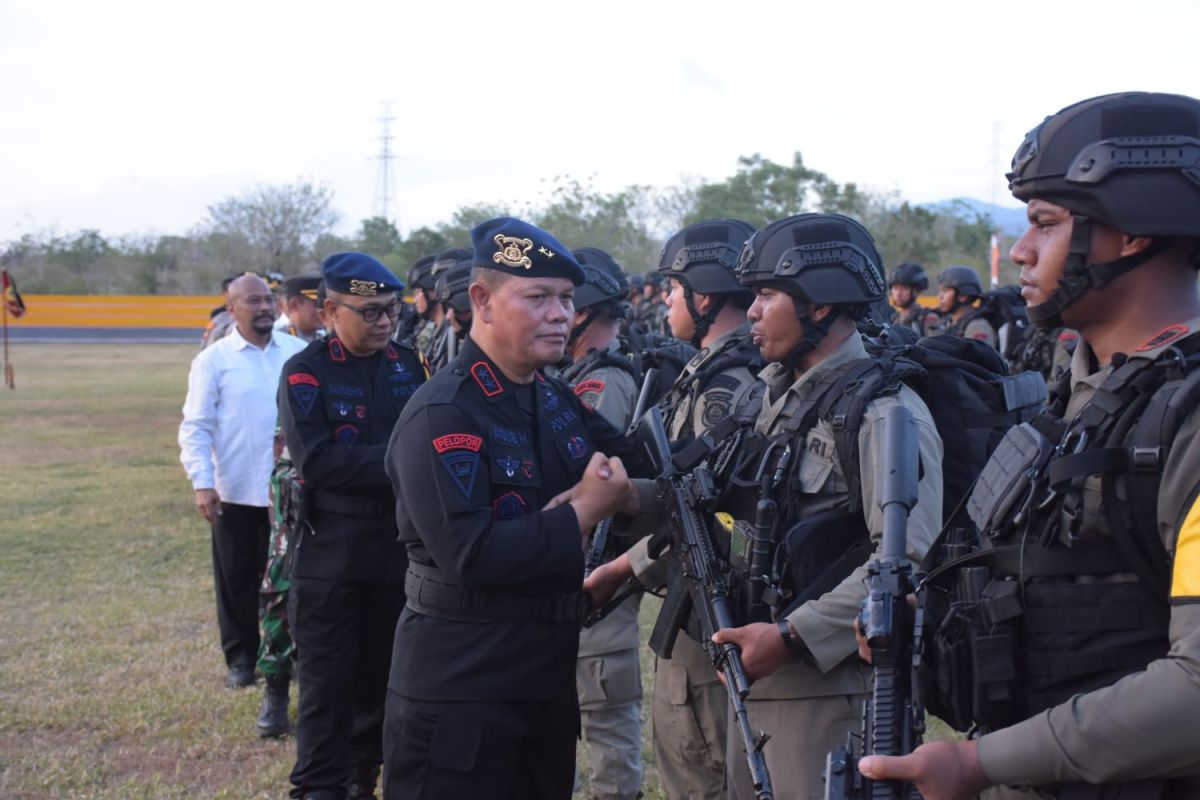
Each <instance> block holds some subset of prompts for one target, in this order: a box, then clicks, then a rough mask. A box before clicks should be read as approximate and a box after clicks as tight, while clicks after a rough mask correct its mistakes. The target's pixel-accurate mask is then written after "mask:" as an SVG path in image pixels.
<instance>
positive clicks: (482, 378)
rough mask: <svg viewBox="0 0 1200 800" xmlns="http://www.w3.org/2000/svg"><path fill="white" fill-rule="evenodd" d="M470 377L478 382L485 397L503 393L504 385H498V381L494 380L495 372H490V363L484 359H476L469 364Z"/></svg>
mask: <svg viewBox="0 0 1200 800" xmlns="http://www.w3.org/2000/svg"><path fill="white" fill-rule="evenodd" d="M471 377H472V378H474V379H475V382H476V383H478V384H479V388H480V389H482V390H483V394H484V396H485V397H495V396H496V395H498V394H504V387H503V386H501V385H500V381H498V380H496V373H494V372H492V365H491V364H489V363H487V362H486V361H476V362H475V363H474V364H472V365H471Z"/></svg>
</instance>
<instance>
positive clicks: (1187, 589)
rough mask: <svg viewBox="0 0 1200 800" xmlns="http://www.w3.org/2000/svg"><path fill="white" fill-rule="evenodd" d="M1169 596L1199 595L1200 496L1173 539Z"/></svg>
mask: <svg viewBox="0 0 1200 800" xmlns="http://www.w3.org/2000/svg"><path fill="white" fill-rule="evenodd" d="M1171 597H1200V497H1198V498H1196V501H1195V502H1194V503H1192V509H1191V511H1189V512H1188V515H1187V518H1186V519H1184V521H1183V526H1182V527H1180V529H1179V538H1178V539H1176V541H1175V572H1174V575H1172V577H1171Z"/></svg>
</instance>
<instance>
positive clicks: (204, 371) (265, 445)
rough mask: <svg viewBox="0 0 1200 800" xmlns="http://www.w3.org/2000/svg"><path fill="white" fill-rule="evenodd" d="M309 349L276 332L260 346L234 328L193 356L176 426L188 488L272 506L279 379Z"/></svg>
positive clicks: (229, 499) (223, 498)
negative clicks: (270, 491) (285, 366)
mask: <svg viewBox="0 0 1200 800" xmlns="http://www.w3.org/2000/svg"><path fill="white" fill-rule="evenodd" d="M306 346H307V345H306V344H305V342H304V341H302V340H300V339H297V338H296V337H295V336H289V335H288V334H286V333H281V332H279V331H275V332H274V333H273V334H272V335H271V341H270V342H268V343H267V346H266V347H265V348H259V347H256V346H255V345H252V344H250V343H249V342H247V341H246V340H245V339H243V338H242V335H241V334H240V333H239V332H238V330H237V327H236V326H235V327H234V328H232V329H231V330H230V331H229V335H228V336H225V337H224V338H222V339H220V340H219V341H217V342H214V343H213V344H212V345H211V346H209V347H207V348H206V349H204V350H201V351H200V353H199V355H197V356H196V357H195V359H193V360H192V369H191V372H190V373H189V374H188V393H187V400H185V401H184V403H183V422H182V423H181V424H180V426H179V450H180V454H179V460H180V461H181V462H183V468H184V469H185V470H186V471H187V476H188V480H190V481H191V482H192V488H194V489H216V490H217V494H218V495H220V497H221V501H222V502H225V503H237V504H239V505H247V506H259V507H263V508H265V507H267V506H269V505H270V500H269V499H268V487H269V484H270V480H271V462H272V459H273V455H274V454H273V449H272V448H273V445H274V440H275V425H276V417H277V416H278V409H277V407H276V400H275V398H276V392H277V391H278V388H279V376H280V374H281V373H282V372H283V364H284V362H285V361H287V360H288V359H289V358H291V357H292V356H293V355H295V354H296V353H298V352H300V351H301V350H303V349H304V348H305V347H306Z"/></svg>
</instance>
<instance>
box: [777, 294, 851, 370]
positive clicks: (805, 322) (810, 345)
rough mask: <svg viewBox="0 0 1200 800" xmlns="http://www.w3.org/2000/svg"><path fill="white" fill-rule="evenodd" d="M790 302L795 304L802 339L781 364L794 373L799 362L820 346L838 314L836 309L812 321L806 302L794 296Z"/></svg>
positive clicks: (798, 367) (797, 368)
mask: <svg viewBox="0 0 1200 800" xmlns="http://www.w3.org/2000/svg"><path fill="white" fill-rule="evenodd" d="M792 300H793V301H794V302H795V304H796V319H798V320H799V321H800V329H801V330H802V331H803V332H804V337H803V338H802V339H801V340H800V344H798V345H796V347H795V348H793V349H792V352H790V353H788V354H787V357H786V358H784V359H783V364H784V366H785V367H787V368H788V369H790V370H792V371H793V372H795V371H796V370H799V369H800V360H801V359H802V358H804V357H805V356H807V355H808V354H809V353H811V352H812V351H814V350H816V349H817V346H818V345H820V344H821V340H823V339H824V338H825V337H826V336H827V335H828V334H829V329H830V328H832V327H833V323H834V321H835V320H836V319H837V317H838V312H837V309H836V308H835V309H831V310H830V312H829V313H828V314H826V315H825V319H823V320H820V321H818V320H814V319H813V318H812V317H810V316H809V315H808V309H807V307H806V306H807V303H808V301H807V300H804V299H803V298H801V297H797V296H796V295H792Z"/></svg>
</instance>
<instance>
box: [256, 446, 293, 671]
mask: <svg viewBox="0 0 1200 800" xmlns="http://www.w3.org/2000/svg"><path fill="white" fill-rule="evenodd" d="M291 474H294V467H293V466H292V464H291V461H290V460H287V459H286V457H284V458H281V459H280V460H279V461H278V463H276V465H275V469H274V471H273V472H272V473H271V498H272V513H271V543H270V546H269V548H268V550H267V568H266V570H264V572H263V580H262V584H261V585H260V586H259V587H258V624H259V629H260V630H259V644H258V664H257V666H258V671H259V672H260V673H262V674H263V675H264V676H270V675H277V676H282V677H285V678H287V677H291V675H292V666H293V664H295V663H296V643H295V642H293V641H292V633H291V630H290V628H289V627H288V619H287V606H288V602H287V599H288V589H289V588H290V586H291V581H290V579H289V576H288V572H289V568H290V566H291V565H290V563H289V558H288V542H289V540H290V539H291V525H289V524H288V523H287V522H286V516H285V515H284V513H283V512H282V510H281V509H280V503H279V499H280V497H281V493H280V491H279V482H280V480H283V479H286V478H287V477H288V476H289V475H291Z"/></svg>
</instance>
